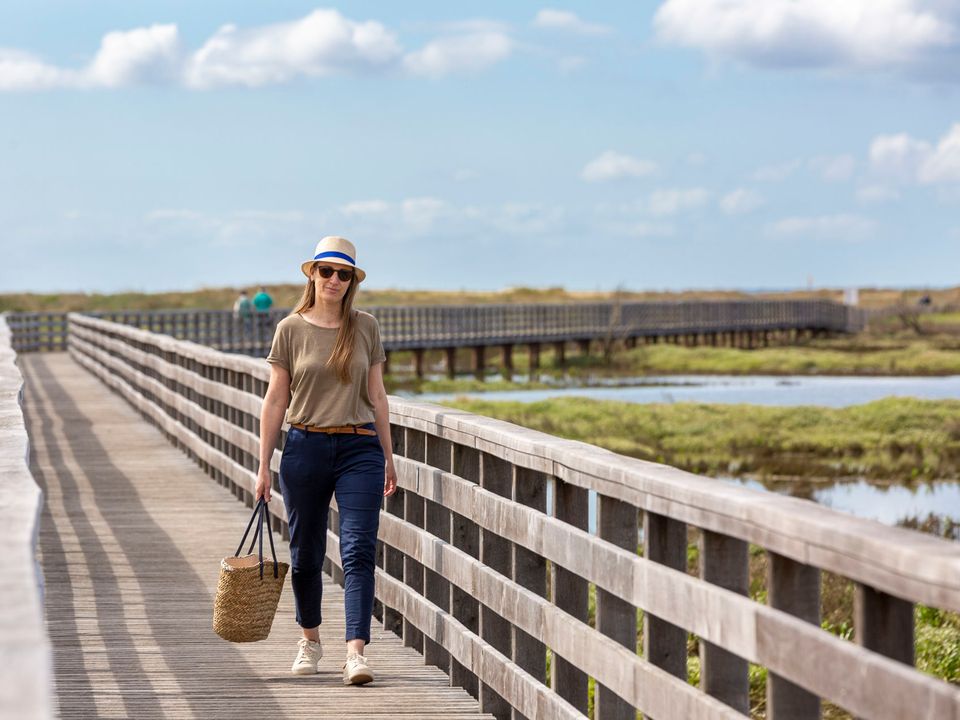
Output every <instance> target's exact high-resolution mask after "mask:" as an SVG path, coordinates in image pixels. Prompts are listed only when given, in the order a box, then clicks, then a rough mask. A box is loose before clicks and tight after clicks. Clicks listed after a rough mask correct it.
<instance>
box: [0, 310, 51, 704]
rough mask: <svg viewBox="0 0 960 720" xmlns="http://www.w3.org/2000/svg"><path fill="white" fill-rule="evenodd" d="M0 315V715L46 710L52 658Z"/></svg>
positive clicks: (15, 382) (17, 407) (36, 497)
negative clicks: (0, 677) (0, 672)
mask: <svg viewBox="0 0 960 720" xmlns="http://www.w3.org/2000/svg"><path fill="white" fill-rule="evenodd" d="M15 360H16V354H15V353H14V352H13V348H12V344H11V333H10V328H9V327H8V326H7V323H6V320H5V319H4V317H3V316H2V315H0V528H2V532H3V537H4V543H3V552H2V553H0V577H2V578H3V581H2V582H0V666H2V667H3V674H4V677H3V682H0V715H2V716H3V717H8V718H17V719H18V720H21V719H23V720H32V719H33V718H38V719H39V718H44V719H45V718H50V717H53V694H52V693H53V682H52V679H51V678H52V675H53V670H52V668H53V661H52V656H51V652H50V643H49V641H48V639H47V633H46V628H45V627H44V623H43V600H42V595H43V576H42V574H41V572H40V567H39V565H38V564H37V558H36V549H37V533H38V530H39V524H40V509H41V507H42V504H43V493H42V492H41V491H40V488H39V487H37V484H36V483H35V482H34V480H33V475H31V473H30V466H29V453H30V443H29V440H28V438H27V429H26V426H25V424H24V419H23V413H22V411H21V404H22V401H23V377H22V376H21V374H20V370H19V369H18V368H17V366H16V363H15Z"/></svg>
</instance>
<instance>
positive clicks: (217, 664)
mask: <svg viewBox="0 0 960 720" xmlns="http://www.w3.org/2000/svg"><path fill="white" fill-rule="evenodd" d="M19 364H20V366H21V369H22V372H23V375H24V379H25V381H26V401H25V403H24V410H25V412H26V418H27V423H28V430H29V434H30V439H31V444H32V453H31V471H32V472H33V475H34V477H35V478H36V481H37V483H38V484H39V485H40V486H41V487H42V488H43V491H44V495H45V508H44V513H43V517H42V522H41V528H40V542H39V547H40V553H41V563H42V566H43V573H44V582H45V608H46V623H47V631H48V633H49V637H50V641H51V644H52V649H53V662H54V681H55V683H56V693H57V705H58V706H59V716H60V717H63V718H84V719H89V718H138V719H142V718H177V719H179V718H202V719H203V720H213V719H214V718H231V719H234V718H238V717H269V718H300V717H303V718H307V717H309V718H357V719H358V720H361V719H362V720H367V719H369V720H375V719H382V720H387V719H388V718H391V719H392V718H398V717H409V718H438V719H439V718H451V719H452V718H468V717H469V718H476V717H486V718H491V717H492V716H490V715H481V714H480V711H479V706H478V704H477V703H476V701H475V700H474V699H473V698H472V697H470V695H468V694H467V693H466V692H465V691H464V690H462V689H460V688H451V687H449V679H448V678H447V676H446V675H445V674H444V673H443V672H441V671H440V670H439V669H437V668H436V667H433V666H429V665H424V663H423V658H422V656H421V655H419V654H418V653H416V652H415V651H414V650H412V649H410V648H406V647H403V646H402V643H401V641H400V639H399V638H398V637H397V636H396V635H394V634H393V633H391V632H386V631H382V630H381V629H380V628H379V626H378V625H377V624H376V622H375V623H374V627H373V636H372V640H373V642H372V643H371V645H370V646H369V647H368V650H367V657H368V658H369V659H370V661H371V665H372V667H373V668H374V669H375V672H376V673H377V681H376V682H375V683H373V684H372V685H369V686H365V687H344V686H343V685H342V683H341V679H340V678H341V675H340V672H341V670H340V664H341V662H342V656H343V647H344V646H343V633H344V622H343V594H342V591H341V589H340V588H339V587H337V586H336V585H334V584H333V583H332V582H327V583H326V585H325V590H326V592H325V596H324V603H323V613H324V618H325V622H324V624H323V625H322V626H321V636H322V640H323V642H324V648H325V652H326V656H325V657H324V659H323V660H322V661H321V671H320V673H319V674H318V675H316V676H310V677H297V676H293V675H291V674H290V673H289V667H290V664H291V662H292V661H293V656H294V654H295V651H296V640H297V638H298V637H299V631H298V628H297V626H296V623H295V621H294V612H293V595H292V592H291V589H290V585H289V582H288V583H287V586H286V587H285V588H284V592H283V596H282V598H281V602H280V608H279V610H278V612H277V617H276V620H275V622H274V627H273V631H272V633H271V635H270V638H269V639H267V640H265V641H263V642H259V643H252V644H248V645H234V644H230V643H227V642H225V641H223V640H221V639H220V638H219V637H217V636H216V635H215V634H214V633H213V631H212V630H211V627H210V625H211V612H212V603H213V593H214V591H215V588H216V581H217V572H218V568H219V561H220V558H221V557H222V556H223V555H226V554H229V553H231V552H233V551H234V550H235V549H236V544H237V542H238V541H239V537H240V535H241V534H242V532H243V528H244V525H245V523H246V521H247V519H248V518H249V512H250V511H249V510H248V509H247V508H245V507H244V506H243V505H242V504H241V503H238V502H237V501H236V500H235V499H234V497H233V496H232V495H230V494H229V493H228V492H227V491H226V490H225V489H223V488H222V487H220V486H219V485H217V484H216V483H214V482H212V481H211V480H210V479H209V478H208V477H207V476H206V475H204V474H203V473H202V472H201V471H200V469H199V468H198V467H197V466H196V465H195V464H194V463H193V462H191V461H190V460H189V459H188V458H187V457H186V456H185V455H183V454H182V453H181V452H179V451H178V450H176V449H174V448H173V447H171V446H170V445H169V443H168V442H167V441H166V439H164V437H163V436H162V435H161V434H160V433H159V432H158V431H157V430H156V429H155V428H153V427H152V426H150V425H149V424H147V423H146V422H144V421H143V420H142V419H141V417H140V416H139V415H138V414H137V413H136V412H135V411H134V410H133V409H132V408H131V407H130V406H129V405H128V404H127V403H126V402H124V401H123V400H121V399H120V398H119V397H118V396H116V395H114V394H113V393H111V392H109V391H108V390H107V389H106V388H105V387H104V386H103V384H102V383H101V382H100V381H98V380H97V379H95V378H94V377H93V376H92V375H90V374H89V373H88V372H87V371H86V370H84V369H83V368H81V367H80V366H79V365H77V364H76V363H75V362H74V361H73V360H72V359H71V358H70V357H69V356H68V355H66V354H64V353H55V354H31V355H25V356H21V357H20V358H19ZM277 549H278V552H279V554H280V557H281V558H282V559H284V560H289V556H288V548H287V546H286V544H285V543H283V542H279V543H278V548H277Z"/></svg>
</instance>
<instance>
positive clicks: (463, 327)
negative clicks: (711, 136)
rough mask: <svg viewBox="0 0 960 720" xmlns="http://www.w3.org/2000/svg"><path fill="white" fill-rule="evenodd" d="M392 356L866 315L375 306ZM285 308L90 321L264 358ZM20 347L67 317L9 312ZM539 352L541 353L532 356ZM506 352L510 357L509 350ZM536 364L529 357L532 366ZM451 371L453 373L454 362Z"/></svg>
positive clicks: (690, 305) (52, 335) (778, 307)
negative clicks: (252, 312)
mask: <svg viewBox="0 0 960 720" xmlns="http://www.w3.org/2000/svg"><path fill="white" fill-rule="evenodd" d="M363 310H365V311H367V312H370V313H372V314H373V315H374V316H376V318H377V320H378V321H379V323H380V331H381V334H382V338H383V344H384V348H385V349H386V350H411V349H424V348H446V349H447V350H448V352H452V350H453V349H454V348H457V347H472V348H474V350H475V352H476V354H477V355H476V362H477V366H478V369H479V368H482V364H483V357H484V348H485V347H486V346H496V345H502V346H503V347H504V348H505V349H506V348H509V347H510V345H511V344H517V343H520V344H530V345H531V349H532V351H533V352H532V355H535V354H537V353H538V352H539V344H540V343H551V342H559V341H577V342H581V343H589V342H590V340H598V339H599V340H604V339H614V338H636V337H657V336H679V335H697V334H712V333H729V332H746V331H753V332H760V331H764V330H767V331H770V330H783V331H792V330H816V331H822V330H827V331H833V332H856V331H859V330H860V329H862V328H863V326H864V323H865V318H866V313H865V312H864V311H863V310H861V309H859V308H853V307H848V306H845V305H840V304H837V303H835V302H832V301H828V300H777V301H766V300H735V301H704V302H629V303H622V304H619V305H617V304H614V303H567V304H561V303H556V304H551V305H502V304H501V305H474V306H462V305H449V306H442V305H436V306H375V307H365V308H363ZM288 312H289V310H288V309H273V310H270V311H269V312H268V313H264V314H263V315H256V316H254V317H253V318H250V319H247V320H244V319H241V318H239V317H237V316H235V315H234V314H233V313H232V312H231V311H229V310H167V311H161V310H154V311H116V312H90V313H85V314H86V315H87V316H89V317H96V318H99V319H101V320H109V321H111V322H117V323H122V324H124V325H129V326H131V327H136V328H139V329H142V330H150V331H152V332H158V333H163V334H165V335H170V336H171V337H174V338H177V339H178V340H190V341H191V342H196V343H200V344H201V345H207V346H209V347H213V348H217V349H220V350H225V351H229V352H246V353H251V354H257V355H263V354H265V353H266V351H267V349H268V348H269V346H270V341H271V338H272V337H273V330H274V328H275V327H276V324H277V322H279V321H280V320H281V319H282V318H283V317H284V316H285V315H286V314H287V313H288ZM10 324H11V327H12V329H13V337H14V348H15V349H17V350H18V351H20V352H32V351H40V350H62V349H63V348H64V347H65V346H66V343H67V338H66V333H67V328H66V313H11V314H10ZM534 348H535V350H534ZM505 351H506V352H509V351H507V350H505ZM535 362H536V361H535V359H534V358H533V357H531V363H532V366H534V365H535ZM449 367H451V368H452V367H453V364H452V363H450V364H449Z"/></svg>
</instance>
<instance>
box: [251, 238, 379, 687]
mask: <svg viewBox="0 0 960 720" xmlns="http://www.w3.org/2000/svg"><path fill="white" fill-rule="evenodd" d="M356 254H357V253H356V250H355V249H354V246H353V244H352V243H351V242H350V241H349V240H346V239H345V238H341V237H334V236H329V237H325V238H323V239H322V240H321V241H320V243H319V244H318V245H317V248H316V250H315V251H314V252H313V253H312V254H311V256H310V259H309V260H306V261H305V262H304V263H303V264H302V265H301V266H300V270H301V271H302V272H303V274H304V275H306V276H307V284H306V287H305V288H304V291H303V297H302V298H301V299H300V302H299V303H297V306H296V308H295V309H294V311H293V312H292V313H291V314H290V315H289V316H287V317H285V318H284V319H283V320H281V321H280V323H279V324H278V325H277V332H276V333H275V335H274V338H273V347H272V348H271V349H270V354H269V355H268V356H267V362H268V363H270V384H269V385H268V386H267V393H266V396H265V397H264V399H263V409H262V410H261V412H260V468H259V470H258V472H257V486H256V499H257V500H259V499H260V498H261V497H263V498H264V500H266V501H267V502H270V490H271V488H270V485H271V474H270V458H272V457H273V450H274V448H275V447H276V444H277V436H278V435H279V434H280V426H281V425H282V424H283V422H284V420H286V421H287V422H288V423H289V424H290V429H289V430H288V431H287V441H286V443H285V444H284V446H283V456H282V457H281V460H280V491H281V492H282V493H283V502H284V506H285V507H286V510H287V517H288V518H289V523H290V564H291V566H292V567H291V580H292V584H293V598H294V601H295V604H296V609H297V615H296V618H297V624H298V625H299V626H300V628H301V630H302V633H303V637H302V638H301V639H300V640H299V647H298V652H297V658H296V660H294V662H293V667H292V668H291V671H292V672H293V673H294V674H296V675H313V674H314V673H316V672H318V667H317V665H318V663H319V662H320V658H321V657H322V656H323V649H322V647H321V645H320V622H321V616H320V599H321V596H322V594H323V583H322V581H321V574H322V570H323V559H324V557H325V556H326V547H327V517H328V511H329V508H330V500H331V498H332V497H333V496H336V498H337V508H338V510H339V512H338V515H339V519H340V558H341V560H342V563H343V577H344V580H343V587H344V593H343V603H344V616H345V617H346V637H345V638H344V639H345V640H346V653H347V657H346V662H344V664H343V682H344V684H345V685H363V684H364V683H368V682H371V681H372V680H373V672H372V671H371V669H370V666H369V664H368V662H367V658H366V657H364V655H363V652H364V646H365V645H367V644H368V643H369V642H370V616H371V615H372V613H373V597H374V571H375V567H376V558H377V531H378V529H379V524H380V503H381V502H382V500H383V496H384V495H392V494H393V493H394V492H395V491H396V489H397V472H396V469H395V468H394V463H393V447H392V445H391V442H390V409H389V406H388V404H387V393H386V391H385V390H384V387H383V362H384V360H385V359H386V356H385V354H384V350H383V344H382V343H381V341H380V326H379V324H378V323H377V319H376V318H375V317H374V316H373V315H370V314H369V313H365V312H362V311H360V310H357V309H355V308H354V307H353V303H354V299H355V298H356V296H357V289H358V287H359V285H360V282H361V281H362V280H363V279H364V277H365V273H364V271H363V270H361V269H360V268H359V267H357V265H356V261H355V259H354V258H356ZM334 623H336V620H334Z"/></svg>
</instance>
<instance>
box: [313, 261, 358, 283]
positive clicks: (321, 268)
mask: <svg viewBox="0 0 960 720" xmlns="http://www.w3.org/2000/svg"><path fill="white" fill-rule="evenodd" d="M317 272H318V273H320V277H322V278H323V279H324V280H329V279H330V278H332V277H333V274H334V273H336V274H337V277H338V278H339V279H340V282H350V281H351V280H353V270H335V269H334V268H332V267H330V266H329V265H318V266H317Z"/></svg>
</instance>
